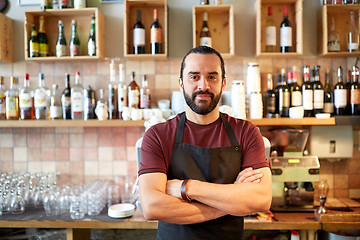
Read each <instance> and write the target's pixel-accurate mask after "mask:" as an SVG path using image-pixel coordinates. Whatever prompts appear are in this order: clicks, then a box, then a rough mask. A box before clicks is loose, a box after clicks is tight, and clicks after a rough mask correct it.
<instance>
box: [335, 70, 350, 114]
mask: <svg viewBox="0 0 360 240" xmlns="http://www.w3.org/2000/svg"><path fill="white" fill-rule="evenodd" d="M337 77H338V81H337V83H336V85H335V87H334V114H335V115H345V110H346V105H347V95H346V94H347V92H346V88H345V85H344V83H343V69H342V67H341V66H340V67H338V70H337Z"/></svg>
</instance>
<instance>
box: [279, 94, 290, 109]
mask: <svg viewBox="0 0 360 240" xmlns="http://www.w3.org/2000/svg"><path fill="white" fill-rule="evenodd" d="M279 103H280V106H279V107H280V108H283V107H290V92H282V93H280V94H279Z"/></svg>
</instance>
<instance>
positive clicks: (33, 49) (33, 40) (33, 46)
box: [29, 24, 39, 58]
mask: <svg viewBox="0 0 360 240" xmlns="http://www.w3.org/2000/svg"><path fill="white" fill-rule="evenodd" d="M29 56H30V57H31V58H33V57H38V56H39V41H38V37H37V32H36V27H35V25H34V24H33V25H32V26H31V37H30V41H29Z"/></svg>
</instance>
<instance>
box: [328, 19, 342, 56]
mask: <svg viewBox="0 0 360 240" xmlns="http://www.w3.org/2000/svg"><path fill="white" fill-rule="evenodd" d="M328 52H340V35H339V33H338V32H337V31H336V30H335V18H334V17H332V18H331V20H330V32H329V36H328Z"/></svg>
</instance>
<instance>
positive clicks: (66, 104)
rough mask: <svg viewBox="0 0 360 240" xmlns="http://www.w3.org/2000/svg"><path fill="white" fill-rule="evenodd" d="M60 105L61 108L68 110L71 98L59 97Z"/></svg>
mask: <svg viewBox="0 0 360 240" xmlns="http://www.w3.org/2000/svg"><path fill="white" fill-rule="evenodd" d="M61 104H62V105H63V107H65V108H70V107H71V98H70V97H65V96H61Z"/></svg>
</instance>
